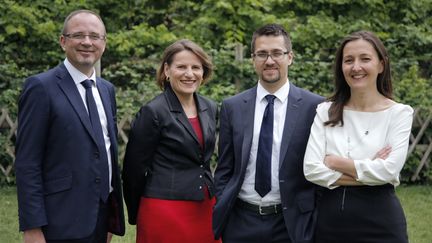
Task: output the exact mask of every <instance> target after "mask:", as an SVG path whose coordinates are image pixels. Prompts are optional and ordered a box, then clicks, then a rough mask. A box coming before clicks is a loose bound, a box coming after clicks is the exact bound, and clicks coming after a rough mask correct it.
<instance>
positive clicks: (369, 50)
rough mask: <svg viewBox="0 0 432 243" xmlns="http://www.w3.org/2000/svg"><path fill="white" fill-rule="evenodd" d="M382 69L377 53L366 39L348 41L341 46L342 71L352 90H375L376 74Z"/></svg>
mask: <svg viewBox="0 0 432 243" xmlns="http://www.w3.org/2000/svg"><path fill="white" fill-rule="evenodd" d="M383 70H384V65H383V63H382V61H381V60H380V59H379V57H378V53H377V52H376V50H375V48H374V47H373V46H372V44H371V43H369V42H368V41H365V40H363V39H358V40H354V41H350V42H348V43H347V44H346V45H345V47H344V48H343V56H342V72H343V75H344V78H345V80H346V82H347V84H348V85H349V86H350V88H351V90H352V91H354V90H376V89H377V86H376V83H377V77H378V74H380V73H382V72H383Z"/></svg>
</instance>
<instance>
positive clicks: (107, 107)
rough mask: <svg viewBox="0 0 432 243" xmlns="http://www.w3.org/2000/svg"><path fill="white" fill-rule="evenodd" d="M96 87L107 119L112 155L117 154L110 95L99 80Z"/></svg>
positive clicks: (98, 79)
mask: <svg viewBox="0 0 432 243" xmlns="http://www.w3.org/2000/svg"><path fill="white" fill-rule="evenodd" d="M96 86H97V89H98V91H99V95H100V97H101V100H102V104H103V107H104V111H105V115H106V118H107V124H108V125H107V126H108V133H109V137H110V140H111V148H114V151H113V152H114V154H117V151H116V148H117V147H116V146H114V145H115V144H117V141H116V139H115V138H116V136H117V134H116V132H115V131H116V129H115V126H116V125H117V124H114V123H113V121H114V118H113V112H112V107H113V104H112V103H111V98H110V93H109V90H108V88H107V86H106V85H104V83H103V82H102V80H101V79H100V78H97V82H96Z"/></svg>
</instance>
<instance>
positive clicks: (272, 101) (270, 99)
mask: <svg viewBox="0 0 432 243" xmlns="http://www.w3.org/2000/svg"><path fill="white" fill-rule="evenodd" d="M265 98H266V99H267V103H269V104H273V103H274V100H275V99H276V96H274V95H266V96H265Z"/></svg>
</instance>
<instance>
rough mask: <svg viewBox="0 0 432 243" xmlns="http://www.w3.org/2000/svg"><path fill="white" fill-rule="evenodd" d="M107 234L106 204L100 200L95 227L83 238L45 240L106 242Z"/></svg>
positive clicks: (53, 241)
mask: <svg viewBox="0 0 432 243" xmlns="http://www.w3.org/2000/svg"><path fill="white" fill-rule="evenodd" d="M107 234H108V205H107V204H106V203H103V202H102V201H101V202H100V206H99V212H98V219H97V222H96V228H95V230H94V231H93V233H92V234H91V235H90V236H89V237H86V238H83V239H75V240H47V243H106V241H107Z"/></svg>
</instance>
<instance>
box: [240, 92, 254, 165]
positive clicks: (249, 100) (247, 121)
mask: <svg viewBox="0 0 432 243" xmlns="http://www.w3.org/2000/svg"><path fill="white" fill-rule="evenodd" d="M256 92H257V89H256V86H255V87H254V88H252V89H250V90H249V91H248V93H246V94H245V97H244V99H243V103H242V104H241V113H240V114H241V115H240V116H241V118H242V121H241V122H242V123H243V129H244V130H243V143H242V148H241V151H242V168H246V166H247V164H248V162H249V154H250V149H251V146H252V138H253V129H254V120H255V117H254V116H255V100H256Z"/></svg>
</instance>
